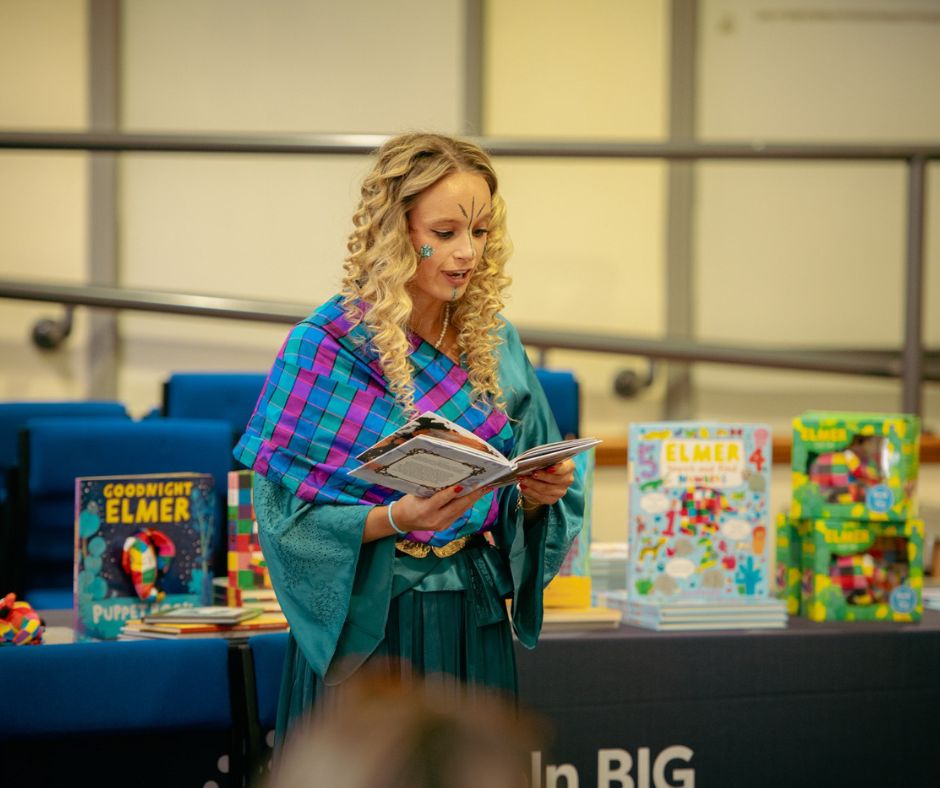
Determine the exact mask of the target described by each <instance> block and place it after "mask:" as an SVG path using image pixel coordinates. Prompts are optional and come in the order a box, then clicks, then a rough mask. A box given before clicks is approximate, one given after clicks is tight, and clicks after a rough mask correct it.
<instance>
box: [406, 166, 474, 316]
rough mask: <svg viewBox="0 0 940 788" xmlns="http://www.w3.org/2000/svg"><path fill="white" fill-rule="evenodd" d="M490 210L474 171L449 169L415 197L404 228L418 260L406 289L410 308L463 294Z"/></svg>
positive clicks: (431, 305)
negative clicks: (407, 231)
mask: <svg viewBox="0 0 940 788" xmlns="http://www.w3.org/2000/svg"><path fill="white" fill-rule="evenodd" d="M490 212H491V201H490V187H489V186H488V185H487V183H486V181H485V180H484V178H483V176H482V175H478V174H477V173H475V172H454V173H451V174H450V175H447V176H445V177H443V178H441V179H440V180H439V181H438V182H437V183H435V184H434V185H433V186H429V187H428V188H427V189H425V190H424V191H423V192H421V194H419V195H418V197H417V198H416V199H415V202H414V205H413V206H412V209H411V212H410V213H409V215H408V226H409V232H410V233H411V242H412V244H413V245H414V248H415V251H416V252H417V253H418V258H419V259H418V272H417V273H416V274H415V276H414V278H413V279H412V280H411V282H409V284H408V290H409V292H410V293H411V297H412V299H413V300H414V308H415V310H416V311H423V310H425V309H431V308H434V306H435V305H439V304H440V302H442V301H452V300H456V299H458V298H460V297H461V296H462V295H463V294H464V292H465V291H466V289H467V283H468V282H469V281H470V277H471V275H472V274H473V271H474V268H476V266H477V265H478V264H479V262H480V260H481V258H482V257H483V247H484V246H486V234H487V232H488V228H489V221H490ZM422 249H423V251H422Z"/></svg>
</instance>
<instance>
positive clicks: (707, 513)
mask: <svg viewBox="0 0 940 788" xmlns="http://www.w3.org/2000/svg"><path fill="white" fill-rule="evenodd" d="M771 451H772V444H771V436H770V429H769V428H768V427H767V426H765V425H761V424H721V423H713V422H657V423H652V424H633V425H631V428H630V440H629V463H630V528H629V557H628V560H627V589H626V591H616V590H615V591H609V592H606V593H604V594H601V595H599V601H601V602H602V604H607V605H609V606H611V607H619V608H620V609H621V610H623V612H624V617H625V619H626V621H627V622H628V623H631V624H635V625H637V626H642V627H646V628H649V629H690V630H691V629H767V628H782V627H785V626H786V623H787V614H786V607H785V605H784V604H783V602H782V601H781V600H778V599H776V598H775V597H774V596H773V595H772V589H771V584H770V579H771V578H770V576H769V567H770V542H771V539H769V538H768V533H769V532H770V508H769V493H770V463H771V459H772V457H771Z"/></svg>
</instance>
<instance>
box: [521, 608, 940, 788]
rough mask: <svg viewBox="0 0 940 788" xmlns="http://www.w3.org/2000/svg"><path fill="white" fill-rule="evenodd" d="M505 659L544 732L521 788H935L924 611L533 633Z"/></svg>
mask: <svg viewBox="0 0 940 788" xmlns="http://www.w3.org/2000/svg"><path fill="white" fill-rule="evenodd" d="M517 658H518V664H519V674H520V691H521V700H522V704H523V705H524V706H525V707H527V708H529V709H530V710H534V711H536V712H537V713H539V714H541V715H543V716H544V717H546V718H547V719H548V720H549V722H550V724H551V726H552V727H553V728H554V731H555V738H554V743H553V745H552V746H551V748H550V750H549V751H547V752H544V753H541V754H540V755H539V756H536V758H535V769H536V774H534V779H533V785H534V786H537V787H538V786H541V788H548V787H549V786H551V785H552V784H553V781H554V784H556V785H558V786H559V788H560V786H566V788H572V786H574V785H575V784H577V785H579V786H580V788H585V786H604V787H605V788H606V787H607V786H611V787H614V786H616V788H663V787H664V786H692V785H695V786H698V788H711V787H712V786H717V787H718V788H735V786H746V787H747V788H765V787H766V786H816V785H820V786H833V787H835V786H869V785H870V786H904V788H915V787H917V786H940V758H938V757H937V756H936V755H934V753H935V747H937V744H938V741H940V715H938V712H940V613H938V612H933V611H928V612H927V613H926V615H925V617H924V620H923V621H922V622H920V623H919V624H894V623H854V622H853V623H831V624H818V623H814V622H811V621H808V620H805V619H802V618H791V619H790V622H789V626H788V628H787V629H785V630H740V631H734V630H724V631H721V632H655V631H651V630H646V629H640V628H637V627H633V626H621V627H620V628H619V629H617V630H611V631H604V632H583V633H564V634H562V633H558V634H545V635H543V637H542V639H541V641H540V642H539V645H538V647H537V648H536V649H535V650H534V651H527V650H525V649H523V648H521V647H519V646H518V644H517ZM566 779H567V785H566V782H565V780H566ZM575 780H577V783H575V782H574V781H575Z"/></svg>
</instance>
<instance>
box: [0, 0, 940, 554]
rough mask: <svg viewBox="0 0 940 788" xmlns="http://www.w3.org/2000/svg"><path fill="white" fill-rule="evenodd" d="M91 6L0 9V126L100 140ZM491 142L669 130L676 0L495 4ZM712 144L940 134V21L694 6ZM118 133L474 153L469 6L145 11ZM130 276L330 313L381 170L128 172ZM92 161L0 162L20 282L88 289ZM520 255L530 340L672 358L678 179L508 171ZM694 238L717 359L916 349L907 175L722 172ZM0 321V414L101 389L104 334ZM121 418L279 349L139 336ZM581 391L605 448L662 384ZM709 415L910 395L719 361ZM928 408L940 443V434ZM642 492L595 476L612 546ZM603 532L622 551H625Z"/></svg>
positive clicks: (517, 288) (138, 2)
mask: <svg viewBox="0 0 940 788" xmlns="http://www.w3.org/2000/svg"><path fill="white" fill-rule="evenodd" d="M85 8H86V5H85V3H84V2H81V1H80V0H33V2H29V3H23V2H20V1H19V0H0V127H3V128H25V129H36V128H66V129H82V128H85V127H86V125H87V114H86V109H85V108H86V106H87V103H88V96H87V90H86V76H85V75H86V72H87V51H86V47H87V44H86V28H87V24H88V22H87V19H86V17H85V13H86V11H85ZM484 8H485V14H484V16H485V31H484V32H485V53H484V70H485V75H484V98H485V103H484V126H485V128H484V130H485V133H486V134H489V135H494V136H526V137H552V138H556V137H568V138H576V139H598V138H601V139H607V138H612V139H624V140H638V139H647V140H651V141H656V140H662V139H664V138H665V135H666V129H667V128H668V118H667V115H666V112H667V107H668V101H667V94H666V91H667V87H668V78H669V74H668V59H669V53H668V50H667V40H668V29H669V18H668V8H669V3H667V2H666V0H631V2H629V3H623V2H620V0H593V2H590V3H583V4H580V5H573V4H571V3H568V2H561V1H560V0H544V1H543V2H537V0H514V1H513V2H511V3H510V2H487V3H485V5H484ZM699 8H700V20H699V21H700V28H699V53H698V55H699V57H698V75H699V82H698V86H697V88H698V101H699V103H698V107H697V115H698V133H699V135H700V137H701V138H702V139H705V140H712V141H721V140H730V141H735V140H738V141H750V140H765V141H793V142H802V141H807V142H813V141H846V140H848V141H858V142H878V141H882V142H889V143H890V142H899V141H901V142H903V141H918V140H926V141H936V140H937V139H938V138H940V104H938V103H937V102H936V101H934V100H933V97H934V96H935V95H936V93H937V77H936V75H937V74H938V73H940V68H938V67H940V62H938V61H940V8H938V7H937V4H936V3H935V2H934V1H933V0H908V2H905V3H904V4H903V8H901V7H899V5H898V4H896V3H893V2H889V0H814V2H812V3H810V2H807V1H806V0H801V1H800V2H797V0H793V1H792V2H784V0H765V1H764V2H762V3H760V4H756V3H752V2H747V1H746V0H703V1H702V2H701V3H700V4H699ZM122 36H123V49H122V52H121V56H122V58H123V64H124V68H123V73H122V84H123V92H122V98H121V102H122V105H123V113H122V118H121V123H122V128H124V129H126V130H128V131H157V132H162V131H166V132H172V131H179V132H204V133H212V132H219V133H256V132H257V133H300V132H344V131H345V132H354V131H363V132H397V131H402V130H407V129H413V128H434V129H439V130H443V131H450V132H453V131H459V130H460V129H461V128H462V124H463V118H462V116H461V112H462V109H461V108H462V107H463V103H464V96H463V73H462V70H463V62H464V54H465V53H464V51H463V41H464V29H463V2H461V0H443V1H442V0H434V1H433V2H432V0H403V2H399V3H395V4H389V3H382V2H379V0H356V1H355V2H346V3H311V2H304V1H303V0H279V2H277V3H265V4H260V3H256V2H250V1H249V0H162V1H161V2H148V1H146V0H125V2H124V3H123V31H122ZM121 162H122V163H121V169H120V211H119V213H120V217H119V218H120V227H119V235H120V243H119V254H120V258H121V268H120V280H121V281H120V284H123V285H127V286H131V287H147V288H156V289H165V290H173V291H184V292H203V293H210V294H223V295H233V296H243V297H260V298H266V299H284V300H289V301H295V302H296V301H300V302H306V303H309V304H310V305H311V307H312V306H313V305H315V304H316V303H317V302H319V301H320V300H322V299H323V298H324V297H326V296H327V295H329V294H330V293H332V292H333V291H334V289H335V287H336V282H337V278H338V276H339V271H340V265H341V260H342V256H343V250H344V243H345V237H346V234H347V232H348V228H349V217H350V214H351V211H352V208H353V206H354V203H355V200H356V188H357V184H358V181H359V179H360V177H361V175H362V173H363V172H364V170H365V167H366V166H367V163H366V160H365V159H364V158H360V157H329V158H327V157H306V158H301V157H273V156H268V157H265V156H254V157H248V156H236V155H230V156H195V155H166V154H134V155H129V154H128V155H124V156H123V157H122V159H121ZM86 167H87V162H86V157H85V156H84V155H82V154H58V155H52V154H35V153H11V152H5V153H0V276H11V277H14V276H15V277H22V278H37V279H49V280H54V281H63V280H64V281H71V282H82V281H85V280H86V276H87V274H86V272H87V269H88V264H87V260H86V255H87V253H86V245H87V238H86V234H87V232H86V227H85V223H86V216H85V213H86V194H85V192H86V189H87V175H86ZM497 167H498V170H499V172H500V176H501V188H502V189H503V191H504V194H505V196H506V198H507V200H508V203H509V210H510V214H509V222H510V231H511V233H512V236H513V240H514V243H515V247H516V255H515V257H514V259H513V261H512V269H511V273H512V275H513V277H514V279H515V285H514V288H513V291H512V300H511V303H510V306H509V308H508V314H509V315H510V317H512V318H513V319H514V320H515V321H517V322H518V323H520V324H526V325H540V326H558V327H576V328H583V329H587V330H591V329H597V330H601V331H624V332H630V333H637V334H646V335H649V336H651V337H655V336H659V335H661V334H662V331H663V329H664V316H665V307H666V303H667V299H668V297H669V283H667V282H665V281H664V278H665V271H664V261H663V248H664V245H663V233H664V221H663V218H664V200H665V193H664V177H663V175H664V167H663V165H662V164H661V163H657V162H634V163H613V162H602V161H592V162H573V161H565V162H562V161H533V160H522V159H509V158H501V159H499V160H497ZM698 172H699V179H698V190H697V200H696V216H695V221H696V235H695V250H694V253H695V257H696V259H695V261H694V262H695V281H694V283H693V284H694V288H695V291H696V293H697V299H696V328H697V330H698V332H699V334H700V336H701V337H702V338H704V339H712V340H716V341H741V342H763V343H768V344H778V345H789V344H800V343H806V344H810V343H812V344H815V343H819V342H824V343H827V344H833V345H852V344H858V343H862V342H865V343H872V344H892V343H894V344H896V343H898V342H899V341H900V337H901V316H902V311H901V310H902V306H901V301H900V299H901V293H902V290H901V267H902V265H903V259H904V258H903V254H904V239H903V227H904V225H903V221H904V219H903V215H904V214H903V195H904V173H903V168H901V167H900V166H899V165H892V164H876V165H860V164H838V165H831V164H789V163H779V164H766V163H764V164H761V163H735V164H727V163H725V164H719V163H713V164H703V165H700V166H699V168H698ZM937 185H938V184H937V167H936V166H933V167H932V168H931V192H930V197H931V198H932V199H931V200H930V202H929V210H930V217H929V226H928V236H927V238H928V270H927V289H926V293H925V299H926V309H925V312H926V314H927V331H928V338H929V340H930V341H931V342H932V343H933V344H937V342H938V339H940V318H938V317H937V313H940V310H938V308H937V306H938V301H940V277H938V276H937V269H938V264H940V263H938V254H940V252H938V238H940V217H938V210H940V199H938V198H937V194H936V189H937ZM57 313H58V310H57V308H55V307H51V306H48V307H47V306H31V305H24V304H17V303H14V302H10V301H0V396H3V397H5V398H12V397H29V398H60V397H81V396H84V395H85V393H86V386H87V383H86V372H85V369H84V367H83V364H84V354H83V352H82V351H83V347H84V337H83V327H84V321H85V314H86V313H85V312H84V311H83V310H79V311H78V312H77V317H78V326H77V332H76V336H75V338H74V339H73V340H71V341H70V342H69V344H68V345H67V347H66V349H65V350H63V351H60V352H58V353H55V354H50V355H46V354H40V353H39V352H38V351H36V350H34V349H33V347H32V345H31V343H30V342H29V341H28V339H27V332H28V330H29V328H30V326H31V325H32V322H33V320H34V319H35V318H36V317H39V316H46V315H55V314H57ZM120 331H121V335H122V337H123V344H122V348H121V363H120V365H119V369H120V372H119V376H120V377H119V396H121V398H122V399H124V400H125V401H127V402H128V403H129V405H130V407H131V409H132V410H133V411H134V412H135V413H142V412H143V411H145V410H146V409H147V408H149V407H151V406H152V405H155V404H157V402H158V400H159V396H160V383H161V381H162V380H163V378H164V377H165V376H166V374H167V373H168V372H170V371H172V370H174V369H186V368H207V367H208V368H226V369H264V368H266V367H267V365H268V363H269V361H270V359H271V357H272V355H273V353H274V352H275V350H276V348H277V346H278V345H279V343H280V341H281V338H282V336H283V334H284V331H285V328H284V327H280V326H260V325H259V326H255V325H245V324H241V323H235V322H231V323H229V322H219V321H211V320H204V319H195V318H192V319H183V318H177V317H158V316H147V317H145V316H141V315H133V314H126V315H124V316H123V317H122V318H121V320H120ZM550 361H551V363H552V364H555V365H558V366H571V367H573V368H575V370H576V371H577V372H578V374H579V375H580V376H581V378H582V380H583V381H584V384H585V389H586V396H585V425H584V426H585V429H586V431H589V432H593V433H596V434H599V435H602V436H603V435H623V434H624V433H625V431H626V425H627V424H628V422H630V421H633V420H639V419H648V418H655V417H658V416H659V415H660V409H661V390H660V388H659V387H658V386H656V387H654V388H653V389H652V390H651V391H648V392H646V393H644V394H643V395H641V396H640V397H638V398H637V399H635V400H631V401H626V400H620V399H616V398H614V397H612V396H611V395H610V394H609V392H610V388H611V380H612V377H613V374H614V372H615V371H616V370H617V369H619V368H621V367H623V366H625V365H630V364H636V365H637V366H641V365H640V364H639V363H638V362H635V361H632V360H629V359H626V360H621V359H612V358H607V357H602V356H590V355H576V354H571V353H560V352H559V353H555V354H552V355H551V356H550ZM695 380H696V383H697V386H698V393H697V402H698V415H700V416H703V417H705V416H707V417H721V418H728V419H741V418H755V419H757V418H759V419H763V420H769V421H770V422H771V423H772V424H774V426H776V427H777V428H778V429H779V428H784V427H785V425H786V424H787V422H788V421H789V419H790V418H791V417H792V416H793V415H794V414H795V413H797V412H799V411H800V410H802V409H804V408H806V407H811V406H822V407H836V408H852V409H893V408H895V407H896V406H897V403H898V392H899V387H898V384H897V383H896V382H891V381H888V382H864V381H859V380H858V379H856V378H836V377H832V376H821V375H800V374H794V373H772V372H760V371H757V372H746V371H740V370H735V369H731V368H719V367H714V366H701V367H699V368H698V369H697V370H696V372H695ZM936 389H937V387H936V386H931V387H928V388H927V416H928V424H930V423H932V421H933V420H934V418H935V417H934V414H940V400H938V393H937V391H936ZM624 490H625V488H624V485H623V479H622V478H621V471H619V470H615V469H611V470H609V471H608V470H602V471H599V473H598V499H597V512H598V523H599V527H598V528H597V529H596V532H595V533H596V535H597V538H601V539H609V538H620V537H621V536H622V534H623V531H624V529H625V525H623V524H625V523H626V514H625V512H626V493H625V491H624ZM605 529H607V530H605Z"/></svg>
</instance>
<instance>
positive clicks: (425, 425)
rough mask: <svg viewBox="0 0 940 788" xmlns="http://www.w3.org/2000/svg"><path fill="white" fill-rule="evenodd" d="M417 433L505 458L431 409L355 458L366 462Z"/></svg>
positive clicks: (481, 440)
mask: <svg viewBox="0 0 940 788" xmlns="http://www.w3.org/2000/svg"><path fill="white" fill-rule="evenodd" d="M418 435H427V436H428V437H432V438H436V439H438V440H443V441H449V442H450V443H455V444H458V445H460V446H463V447H466V448H468V449H472V450H474V451H478V452H480V453H481V454H488V455H490V456H492V457H497V458H500V459H503V460H505V458H504V457H503V455H502V454H500V453H499V452H498V451H496V449H494V448H493V447H492V446H490V444H488V443H487V442H486V441H485V440H483V439H482V438H480V437H478V436H476V435H474V434H473V433H472V432H470V431H469V430H465V429H464V428H463V427H461V426H460V425H459V424H455V423H454V422H452V421H449V420H448V419H445V418H444V417H443V416H438V415H437V414H436V413H433V412H432V411H425V412H424V413H422V414H421V415H420V416H417V417H415V418H414V419H412V420H411V421H409V422H408V423H407V424H405V425H404V426H402V427H399V428H398V429H397V430H395V431H394V432H393V433H392V434H391V435H386V436H385V437H384V438H382V440H380V441H379V442H378V443H375V444H374V445H372V446H370V447H369V448H368V449H366V450H365V451H364V452H362V453H361V454H359V455H358V456H357V457H356V459H357V460H359V461H360V462H363V463H366V462H369V461H370V460H373V459H375V458H376V457H378V456H380V455H382V454H384V453H385V452H386V451H388V450H389V449H393V448H394V447H396V446H400V445H401V444H402V443H404V442H405V441H407V440H410V439H411V438H414V437H416V436H418Z"/></svg>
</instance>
